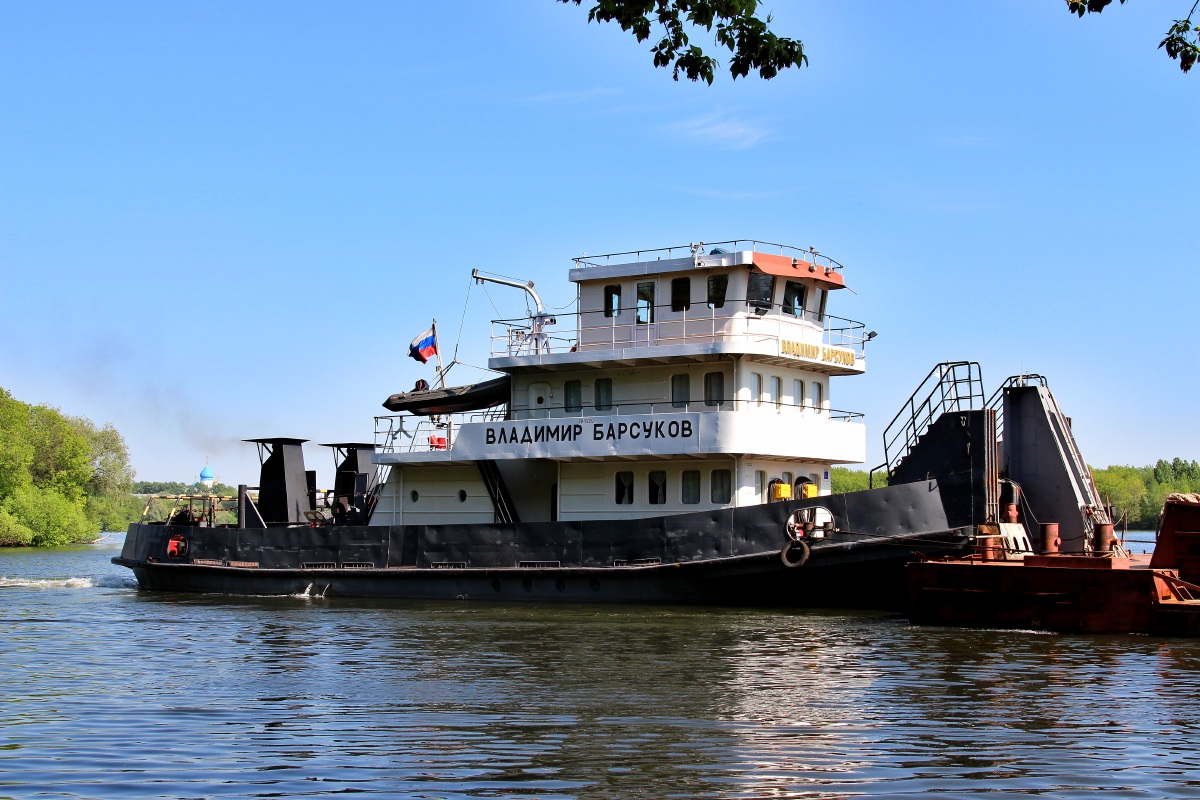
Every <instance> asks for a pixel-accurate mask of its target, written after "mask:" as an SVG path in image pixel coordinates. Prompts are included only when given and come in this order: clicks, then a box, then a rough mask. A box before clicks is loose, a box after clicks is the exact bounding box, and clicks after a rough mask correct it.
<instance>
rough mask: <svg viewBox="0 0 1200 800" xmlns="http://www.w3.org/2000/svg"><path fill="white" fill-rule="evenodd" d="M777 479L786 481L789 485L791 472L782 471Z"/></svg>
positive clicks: (790, 483)
mask: <svg viewBox="0 0 1200 800" xmlns="http://www.w3.org/2000/svg"><path fill="white" fill-rule="evenodd" d="M779 480H781V481H782V482H783V483H786V484H787V485H788V486H791V485H792V473H790V472H785V473H783V474H782V475H780V476H779Z"/></svg>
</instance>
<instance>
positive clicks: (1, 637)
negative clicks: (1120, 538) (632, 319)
mask: <svg viewBox="0 0 1200 800" xmlns="http://www.w3.org/2000/svg"><path fill="white" fill-rule="evenodd" d="M117 550H118V545H115V544H114V545H99V546H90V547H79V548H70V549H62V550H53V551H33V550H8V551H0V576H3V578H0V669H2V671H0V675H2V676H3V678H2V680H3V683H2V684H0V686H2V689H0V797H22V798H24V797H89V798H107V797H121V798H125V797H169V798H191V797H196V798H202V797H324V796H328V795H335V794H343V793H348V792H356V793H373V794H378V795H385V796H390V797H419V798H460V797H463V798H465V797H472V798H475V797H500V796H503V797H537V798H573V797H581V798H591V797H613V798H616V797H621V798H628V797H647V798H651V797H652V798H659V797H721V798H727V797H728V798H741V797H755V798H758V797H762V798H791V797H846V796H852V795H864V796H872V797H881V796H886V797H918V796H934V797H966V796H969V795H977V794H983V793H990V794H993V796H995V793H1000V795H1001V796H1003V795H1005V794H1007V795H1016V794H1030V795H1038V796H1041V797H1055V798H1067V797H1083V796H1089V797H1090V796H1094V795H1096V794H1107V795H1108V796H1112V797H1146V798H1160V797H1200V691H1198V690H1200V641H1187V640H1167V639H1155V638H1150V637H1144V636H1103V637H1102V636H1055V635H1046V634H1040V633H1035V632H1006V631H961V630H951V629H942V628H916V627H913V626H911V625H909V624H908V623H907V622H906V621H904V620H903V619H901V618H897V617H895V616H894V615H888V614H884V613H862V612H853V613H842V612H803V611H762V610H726V609H691V608H644V607H630V608H610V607H605V608H591V607H580V608H557V607H498V606H485V605H477V604H462V603H458V604H411V603H370V602H362V601H354V602H349V601H338V600H332V599H329V600H326V599H319V598H310V597H288V598H275V599H269V598H251V597H213V596H187V595H171V594H151V593H146V592H140V591H138V590H137V589H136V588H135V584H134V583H133V581H132V577H131V575H130V573H129V572H128V571H127V570H124V569H122V568H119V567H115V566H112V565H111V564H109V562H108V559H109V558H110V557H111V556H113V555H115V554H116V553H117Z"/></svg>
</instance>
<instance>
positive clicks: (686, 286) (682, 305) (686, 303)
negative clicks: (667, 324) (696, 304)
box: [671, 278, 692, 311]
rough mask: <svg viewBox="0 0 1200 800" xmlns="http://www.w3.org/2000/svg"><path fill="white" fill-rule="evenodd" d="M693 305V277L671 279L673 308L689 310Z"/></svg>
mask: <svg viewBox="0 0 1200 800" xmlns="http://www.w3.org/2000/svg"><path fill="white" fill-rule="evenodd" d="M691 307H692V279H691V278H672V279H671V310H672V311H687V310H688V309H689V308H691Z"/></svg>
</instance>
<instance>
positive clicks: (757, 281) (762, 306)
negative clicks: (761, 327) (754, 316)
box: [746, 271, 775, 314]
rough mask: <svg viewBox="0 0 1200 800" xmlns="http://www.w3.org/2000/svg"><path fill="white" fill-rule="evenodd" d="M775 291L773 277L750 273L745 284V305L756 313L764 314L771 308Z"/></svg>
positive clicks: (761, 273) (762, 273) (763, 273)
mask: <svg viewBox="0 0 1200 800" xmlns="http://www.w3.org/2000/svg"><path fill="white" fill-rule="evenodd" d="M774 291H775V277H774V276H773V275H768V274H767V273H765V272H754V271H751V272H750V275H749V276H748V280H747V283H746V305H748V306H750V307H751V308H753V309H754V310H755V311H756V312H759V313H763V314H765V313H766V312H767V311H769V310H770V308H771V299H772V297H773V296H774Z"/></svg>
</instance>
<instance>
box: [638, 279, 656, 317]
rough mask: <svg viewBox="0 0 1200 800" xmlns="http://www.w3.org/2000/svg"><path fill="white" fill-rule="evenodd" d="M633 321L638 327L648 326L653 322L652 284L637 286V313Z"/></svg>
mask: <svg viewBox="0 0 1200 800" xmlns="http://www.w3.org/2000/svg"><path fill="white" fill-rule="evenodd" d="M635 319H636V320H637V324H638V325H649V324H650V323H651V322H654V282H653V281H650V282H647V283H639V284H638V285H637V311H636V312H635Z"/></svg>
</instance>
